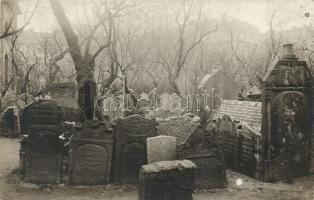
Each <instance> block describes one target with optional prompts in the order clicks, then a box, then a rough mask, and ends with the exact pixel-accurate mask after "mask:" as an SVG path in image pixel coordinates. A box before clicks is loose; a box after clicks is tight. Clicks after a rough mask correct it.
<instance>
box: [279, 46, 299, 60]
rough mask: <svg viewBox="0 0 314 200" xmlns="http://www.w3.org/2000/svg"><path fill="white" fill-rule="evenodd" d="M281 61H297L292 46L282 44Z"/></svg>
mask: <svg viewBox="0 0 314 200" xmlns="http://www.w3.org/2000/svg"><path fill="white" fill-rule="evenodd" d="M281 58H282V59H293V60H295V59H297V57H296V55H295V54H294V52H293V44H284V45H283V47H282V55H281Z"/></svg>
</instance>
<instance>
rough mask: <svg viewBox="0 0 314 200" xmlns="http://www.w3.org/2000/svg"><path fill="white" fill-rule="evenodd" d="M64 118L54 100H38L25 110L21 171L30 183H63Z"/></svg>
mask: <svg viewBox="0 0 314 200" xmlns="http://www.w3.org/2000/svg"><path fill="white" fill-rule="evenodd" d="M63 117H64V115H63V111H62V109H61V108H60V107H59V106H57V104H56V103H55V102H54V101H51V100H43V99H41V100H37V101H34V102H32V103H31V104H30V105H28V106H27V107H25V108H24V109H23V111H22V117H21V132H22V137H21V141H20V143H21V148H20V170H21V172H22V174H23V177H24V179H25V181H26V182H31V183H39V184H56V183H61V181H62V153H63V142H62V141H61V140H60V139H59V136H60V135H61V134H62V132H63Z"/></svg>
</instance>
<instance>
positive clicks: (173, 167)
mask: <svg viewBox="0 0 314 200" xmlns="http://www.w3.org/2000/svg"><path fill="white" fill-rule="evenodd" d="M195 172H196V166H195V164H194V163H193V162H191V161H189V160H182V161H178V160H175V161H160V162H155V163H153V164H149V165H144V166H142V168H141V171H140V186H139V198H138V199H139V200H170V199H171V200H192V199H193V196H192V193H193V191H194V178H195Z"/></svg>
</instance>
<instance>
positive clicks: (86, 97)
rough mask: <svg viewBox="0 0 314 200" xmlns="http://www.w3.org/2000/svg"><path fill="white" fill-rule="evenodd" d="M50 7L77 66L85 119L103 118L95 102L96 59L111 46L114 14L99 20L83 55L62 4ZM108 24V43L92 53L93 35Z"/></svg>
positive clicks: (77, 77) (53, 2)
mask: <svg viewBox="0 0 314 200" xmlns="http://www.w3.org/2000/svg"><path fill="white" fill-rule="evenodd" d="M50 5H51V8H52V10H53V13H54V15H55V16H56V18H57V21H58V23H59V25H60V26H61V29H62V30H63V33H64V35H65V38H66V41H67V44H68V47H69V51H70V54H71V57H72V59H73V62H74V65H75V70H76V80H77V83H78V87H79V91H78V99H79V106H80V108H81V110H82V112H83V114H84V117H85V119H92V118H93V117H94V116H95V114H97V117H101V116H100V114H99V113H95V110H94V102H93V101H94V99H95V97H96V95H97V90H96V89H97V86H96V82H95V80H94V71H95V59H96V58H97V56H99V54H100V53H101V52H102V51H103V50H104V49H106V48H108V47H109V46H110V44H111V33H112V31H111V27H112V26H111V22H112V18H113V13H111V12H108V13H106V15H105V16H102V18H100V19H99V22H98V23H97V24H96V25H95V26H94V28H93V30H92V32H91V33H90V36H89V37H88V38H87V39H86V44H85V48H84V49H85V52H84V54H83V53H82V51H81V48H80V46H79V42H78V37H77V35H76V33H75V32H74V30H73V28H72V25H71V23H70V21H69V19H68V18H67V16H66V14H65V12H64V10H63V8H62V6H61V4H60V3H59V2H58V1H56V0H50ZM106 22H107V24H108V35H107V41H106V43H104V44H101V45H100V46H99V48H98V49H97V50H96V51H95V52H94V53H91V52H90V46H91V42H92V39H93V35H94V34H95V32H96V31H97V30H98V29H99V28H100V27H101V25H102V24H103V23H106Z"/></svg>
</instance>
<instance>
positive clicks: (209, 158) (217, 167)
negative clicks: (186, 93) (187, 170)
mask: <svg viewBox="0 0 314 200" xmlns="http://www.w3.org/2000/svg"><path fill="white" fill-rule="evenodd" d="M178 159H188V160H191V161H192V162H193V163H194V164H195V165H196V166H197V170H196V177H195V186H196V187H197V188H202V189H203V188H206V189H212V188H224V187H226V186H227V178H226V168H225V164H224V159H223V152H222V147H221V145H220V143H219V140H218V138H217V137H215V136H214V135H211V133H209V132H206V131H205V127H201V126H200V127H198V128H197V130H196V131H195V132H194V133H193V134H192V135H191V136H190V137H189V138H188V139H187V141H186V142H185V143H184V144H182V145H179V146H178Z"/></svg>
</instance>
